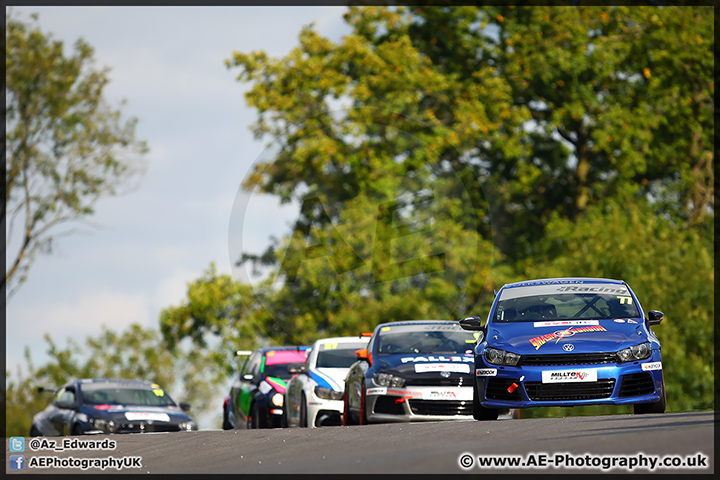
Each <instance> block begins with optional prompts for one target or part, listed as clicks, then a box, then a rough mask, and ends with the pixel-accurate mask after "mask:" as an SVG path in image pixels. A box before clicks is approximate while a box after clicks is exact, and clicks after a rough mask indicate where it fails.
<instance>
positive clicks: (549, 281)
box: [503, 277, 625, 288]
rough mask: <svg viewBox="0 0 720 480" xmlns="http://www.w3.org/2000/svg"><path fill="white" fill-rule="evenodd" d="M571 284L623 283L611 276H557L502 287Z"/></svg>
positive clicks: (623, 283)
mask: <svg viewBox="0 0 720 480" xmlns="http://www.w3.org/2000/svg"><path fill="white" fill-rule="evenodd" d="M565 283H568V284H573V283H578V284H580V283H609V284H614V285H625V282H624V281H622V280H615V279H612V278H594V277H557V278H539V279H536V280H523V281H520V282H513V283H507V284H505V285H503V288H515V287H531V286H533V285H554V284H565Z"/></svg>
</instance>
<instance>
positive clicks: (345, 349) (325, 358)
mask: <svg viewBox="0 0 720 480" xmlns="http://www.w3.org/2000/svg"><path fill="white" fill-rule="evenodd" d="M366 346H367V342H364V343H362V342H361V343H325V344H323V345H321V346H320V350H319V351H318V354H317V360H316V361H315V366H316V367H317V368H349V367H350V365H352V364H353V363H355V362H356V361H357V355H355V351H356V350H360V349H361V348H365V347H366Z"/></svg>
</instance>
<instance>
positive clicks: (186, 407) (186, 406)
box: [179, 402, 190, 412]
mask: <svg viewBox="0 0 720 480" xmlns="http://www.w3.org/2000/svg"><path fill="white" fill-rule="evenodd" d="M179 407H180V409H181V410H182V411H183V412H189V411H190V404H189V403H187V402H180V403H179Z"/></svg>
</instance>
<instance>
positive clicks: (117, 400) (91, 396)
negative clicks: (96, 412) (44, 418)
mask: <svg viewBox="0 0 720 480" xmlns="http://www.w3.org/2000/svg"><path fill="white" fill-rule="evenodd" d="M82 400H83V403H85V404H87V405H144V406H156V407H164V406H169V405H175V402H174V401H173V400H172V399H171V398H170V397H169V396H168V394H167V393H165V391H163V389H161V388H159V387H158V388H146V387H135V386H125V385H107V384H105V385H92V384H89V385H83V387H82Z"/></svg>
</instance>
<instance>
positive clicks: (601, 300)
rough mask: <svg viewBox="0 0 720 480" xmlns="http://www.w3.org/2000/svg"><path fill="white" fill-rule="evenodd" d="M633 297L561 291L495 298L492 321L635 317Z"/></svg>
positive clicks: (635, 310)
mask: <svg viewBox="0 0 720 480" xmlns="http://www.w3.org/2000/svg"><path fill="white" fill-rule="evenodd" d="M638 317H640V313H639V311H638V307H637V305H635V303H634V302H633V301H632V297H631V296H630V295H629V294H627V293H625V294H621V295H618V294H615V293H612V294H607V293H582V292H564V293H555V294H552V295H533V296H523V297H516V298H508V299H505V300H503V299H502V297H501V299H500V300H499V301H498V304H497V308H496V309H495V314H494V316H493V321H495V322H538V321H546V320H602V319H610V318H638Z"/></svg>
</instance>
